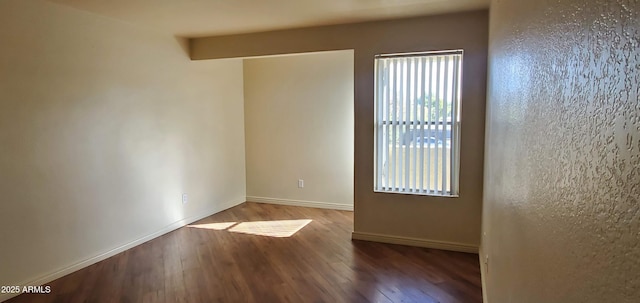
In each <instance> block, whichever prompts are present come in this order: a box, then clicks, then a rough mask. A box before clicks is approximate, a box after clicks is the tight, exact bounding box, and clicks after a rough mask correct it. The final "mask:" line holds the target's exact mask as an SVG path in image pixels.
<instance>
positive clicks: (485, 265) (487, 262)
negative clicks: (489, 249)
mask: <svg viewBox="0 0 640 303" xmlns="http://www.w3.org/2000/svg"><path fill="white" fill-rule="evenodd" d="M484 271H485V272H486V273H489V255H484Z"/></svg>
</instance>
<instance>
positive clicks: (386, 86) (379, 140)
mask: <svg viewBox="0 0 640 303" xmlns="http://www.w3.org/2000/svg"><path fill="white" fill-rule="evenodd" d="M461 61H462V51H447V52H433V53H412V54H395V55H379V56H376V59H375V69H376V71H375V77H376V82H375V85H376V88H375V103H376V106H375V110H376V112H375V121H376V124H375V134H376V137H375V141H376V146H375V162H374V163H375V178H374V182H375V187H374V189H375V191H378V192H398V193H413V194H425V195H445V196H451V195H457V194H458V172H459V163H458V162H459V142H460V139H459V137H460V82H461V80H460V79H461V67H462V64H461Z"/></svg>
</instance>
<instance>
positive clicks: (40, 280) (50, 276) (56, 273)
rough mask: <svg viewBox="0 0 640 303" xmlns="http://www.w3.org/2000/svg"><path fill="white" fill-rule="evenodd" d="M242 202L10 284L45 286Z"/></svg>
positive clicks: (5, 296) (236, 201) (239, 200)
mask: <svg viewBox="0 0 640 303" xmlns="http://www.w3.org/2000/svg"><path fill="white" fill-rule="evenodd" d="M244 202H245V197H242V198H237V199H234V200H232V201H227V202H225V203H222V204H220V205H216V206H215V207H213V208H210V209H207V210H205V211H201V212H199V213H198V214H196V215H194V216H191V217H188V218H185V219H182V220H179V221H176V222H174V223H172V224H169V225H167V226H165V227H163V228H162V229H160V230H158V231H156V232H153V233H151V234H149V235H146V236H143V237H141V238H138V239H136V240H134V241H131V242H129V243H126V244H124V245H121V246H119V247H116V248H114V249H111V250H109V251H106V252H103V253H101V254H99V255H97V256H94V257H91V258H88V259H85V260H83V261H79V262H77V263H74V264H72V265H70V266H67V267H63V268H60V269H57V270H53V271H51V272H49V273H46V274H44V275H41V276H39V277H35V278H31V279H27V281H23V282H22V283H18V284H12V285H20V286H26V285H33V286H40V285H44V284H47V283H49V282H51V281H53V280H55V279H58V278H61V277H63V276H66V275H68V274H70V273H72V272H75V271H78V270H80V269H83V268H85V267H89V266H91V265H93V264H95V263H98V262H100V261H102V260H105V259H107V258H109V257H112V256H114V255H117V254H119V253H121V252H123V251H125V250H127V249H130V248H133V247H135V246H138V245H140V244H142V243H145V242H147V241H149V240H152V239H155V238H157V237H160V236H162V235H164V234H166V233H169V232H172V231H174V230H176V229H178V228H180V227H183V226H185V225H187V224H190V223H193V222H195V221H198V220H200V219H203V218H206V217H208V216H211V215H213V214H215V213H219V212H221V211H223V210H226V209H228V208H231V207H234V206H236V205H238V204H241V203H244ZM18 295H20V294H0V302H3V301H6V300H9V299H11V298H13V297H16V296H18Z"/></svg>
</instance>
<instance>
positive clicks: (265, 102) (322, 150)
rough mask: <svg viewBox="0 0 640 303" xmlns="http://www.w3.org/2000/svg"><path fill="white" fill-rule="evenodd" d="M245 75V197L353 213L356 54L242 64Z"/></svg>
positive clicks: (318, 55) (277, 59) (319, 54)
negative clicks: (301, 185)
mask: <svg viewBox="0 0 640 303" xmlns="http://www.w3.org/2000/svg"><path fill="white" fill-rule="evenodd" d="M243 74H244V117H245V119H244V121H245V150H246V163H247V164H246V166H247V200H249V201H263V200H262V199H261V198H267V199H276V200H280V201H281V202H285V203H286V202H287V201H283V200H295V201H312V202H317V203H320V204H317V205H322V203H325V204H324V205H325V206H327V207H339V208H347V209H348V208H353V51H333V52H320V53H313V54H304V55H292V56H277V57H268V58H256V59H245V60H244V73H243ZM298 179H303V180H304V188H298ZM289 202H290V201H289Z"/></svg>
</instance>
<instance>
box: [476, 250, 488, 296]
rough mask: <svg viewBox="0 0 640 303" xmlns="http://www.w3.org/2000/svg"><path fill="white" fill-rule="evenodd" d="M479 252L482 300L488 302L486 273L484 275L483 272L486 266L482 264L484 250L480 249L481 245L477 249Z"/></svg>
mask: <svg viewBox="0 0 640 303" xmlns="http://www.w3.org/2000/svg"><path fill="white" fill-rule="evenodd" d="M479 250H480V251H479V253H478V259H479V261H480V280H481V281H482V283H481V284H482V302H484V303H488V302H489V300H488V299H487V275H485V273H487V271H486V270H487V266H486V264H484V261H485V260H484V258H483V256H484V252H483V251H482V246H480V249H479Z"/></svg>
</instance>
